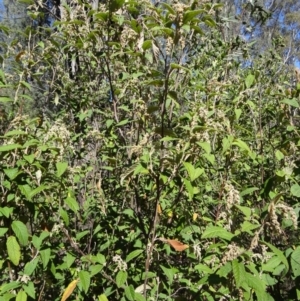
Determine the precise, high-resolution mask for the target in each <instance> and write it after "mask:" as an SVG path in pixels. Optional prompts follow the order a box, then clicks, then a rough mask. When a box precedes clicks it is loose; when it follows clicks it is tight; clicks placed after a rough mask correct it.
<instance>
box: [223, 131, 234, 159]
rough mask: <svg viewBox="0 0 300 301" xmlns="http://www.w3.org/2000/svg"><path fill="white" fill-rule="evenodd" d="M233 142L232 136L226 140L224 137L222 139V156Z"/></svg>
mask: <svg viewBox="0 0 300 301" xmlns="http://www.w3.org/2000/svg"><path fill="white" fill-rule="evenodd" d="M232 142H233V136H231V135H229V136H228V137H227V138H226V137H224V138H223V139H222V145H223V151H222V152H223V154H224V153H225V152H226V151H227V150H228V149H229V148H230V147H231V145H232Z"/></svg>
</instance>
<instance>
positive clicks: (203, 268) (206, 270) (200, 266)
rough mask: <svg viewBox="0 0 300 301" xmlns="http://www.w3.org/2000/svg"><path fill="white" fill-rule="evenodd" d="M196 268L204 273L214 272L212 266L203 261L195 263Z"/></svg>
mask: <svg viewBox="0 0 300 301" xmlns="http://www.w3.org/2000/svg"><path fill="white" fill-rule="evenodd" d="M194 269H195V270H196V271H198V272H199V273H204V274H213V272H214V271H213V270H212V269H211V268H210V267H208V266H207V265H204V264H201V263H199V264H197V265H195V267H194Z"/></svg>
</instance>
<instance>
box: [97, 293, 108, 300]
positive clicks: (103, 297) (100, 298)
mask: <svg viewBox="0 0 300 301" xmlns="http://www.w3.org/2000/svg"><path fill="white" fill-rule="evenodd" d="M98 301H108V299H107V297H106V296H105V295H104V294H102V295H100V296H98Z"/></svg>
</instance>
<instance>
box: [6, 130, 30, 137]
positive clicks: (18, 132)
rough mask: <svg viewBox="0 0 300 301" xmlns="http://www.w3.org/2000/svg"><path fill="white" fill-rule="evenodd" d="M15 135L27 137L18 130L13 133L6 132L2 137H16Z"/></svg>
mask: <svg viewBox="0 0 300 301" xmlns="http://www.w3.org/2000/svg"><path fill="white" fill-rule="evenodd" d="M16 135H26V136H27V135H28V133H26V132H24V131H20V130H13V131H9V132H7V133H6V134H5V135H4V137H11V136H16Z"/></svg>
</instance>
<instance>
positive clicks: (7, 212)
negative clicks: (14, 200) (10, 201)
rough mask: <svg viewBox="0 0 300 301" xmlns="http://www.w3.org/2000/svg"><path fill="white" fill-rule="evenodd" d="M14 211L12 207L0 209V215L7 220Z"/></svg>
mask: <svg viewBox="0 0 300 301" xmlns="http://www.w3.org/2000/svg"><path fill="white" fill-rule="evenodd" d="M13 211H14V208H12V207H7V206H5V207H2V208H1V207H0V213H1V214H3V215H4V216H5V217H6V218H9V217H10V215H11V214H12V212H13Z"/></svg>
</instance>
